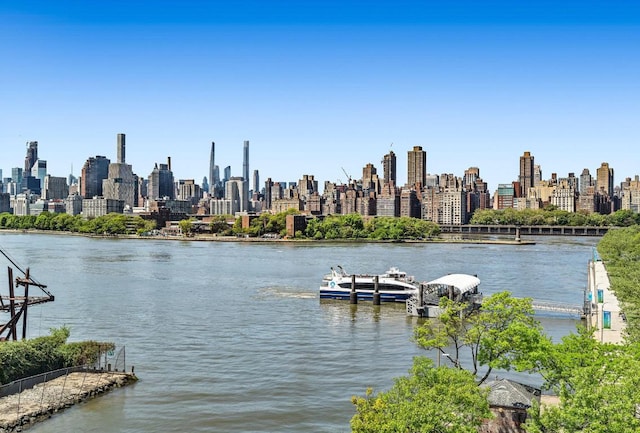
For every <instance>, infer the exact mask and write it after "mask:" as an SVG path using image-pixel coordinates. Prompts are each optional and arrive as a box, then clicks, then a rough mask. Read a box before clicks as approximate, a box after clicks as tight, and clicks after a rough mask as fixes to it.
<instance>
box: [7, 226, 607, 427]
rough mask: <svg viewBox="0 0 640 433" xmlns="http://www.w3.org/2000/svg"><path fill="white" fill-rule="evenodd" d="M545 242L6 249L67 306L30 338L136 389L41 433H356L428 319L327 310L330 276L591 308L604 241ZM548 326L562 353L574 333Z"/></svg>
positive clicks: (68, 244)
mask: <svg viewBox="0 0 640 433" xmlns="http://www.w3.org/2000/svg"><path fill="white" fill-rule="evenodd" d="M536 242H537V243H536V244H535V245H520V246H503V245H464V244H420V243H415V244H356V245H351V244H349V243H340V244H327V243H322V244H306V245H300V244H280V243H279V244H277V245H275V244H249V243H237V244H236V243H227V242H224V243H222V242H221V243H213V242H211V243H207V242H172V241H160V242H158V241H152V240H149V241H146V240H145V241H140V240H102V239H88V238H83V237H71V236H69V237H67V236H46V235H23V234H6V233H1V232H0V245H2V247H3V248H4V249H6V250H7V251H9V252H10V253H11V254H12V256H13V257H14V258H15V259H16V260H17V262H18V263H20V264H21V265H23V266H24V267H27V266H29V267H31V270H32V272H33V273H34V275H35V276H36V278H38V280H39V281H41V282H43V283H45V284H47V285H48V288H49V289H50V290H51V292H52V293H53V294H54V295H55V297H56V300H55V302H53V303H50V304H46V305H42V306H39V307H35V308H33V310H30V311H29V326H30V327H29V334H30V335H31V336H37V335H42V334H46V333H47V332H48V329H49V328H51V327H58V326H63V325H66V326H69V327H70V328H71V338H72V340H74V341H75V340H84V339H93V340H100V341H114V342H116V344H117V345H118V346H119V347H121V346H126V354H127V355H126V356H127V363H128V364H129V365H135V369H136V373H137V374H138V375H139V377H140V381H139V382H138V383H137V384H136V385H134V386H132V387H127V388H125V389H122V390H117V391H115V392H113V393H111V394H109V395H107V396H104V397H101V398H99V399H96V400H93V401H91V402H90V403H89V404H86V405H80V406H78V407H75V408H72V409H70V410H68V411H67V412H66V413H64V414H63V415H55V416H53V418H52V419H50V420H48V421H47V422H45V423H42V424H40V425H37V426H35V427H33V428H32V429H31V430H32V431H33V432H35V433H43V432H60V431H82V432H92V431H96V432H147V431H154V432H182V431H189V432H211V431H242V432H273V431H296V432H298V431H313V432H342V431H349V419H350V418H351V416H353V414H354V409H353V406H352V404H351V402H350V398H351V396H352V395H362V394H363V393H364V392H365V390H366V388H367V387H373V388H374V389H376V390H381V389H386V388H388V387H389V386H391V384H392V383H393V378H394V377H398V376H401V375H405V374H406V373H407V371H408V370H409V368H410V366H411V363H412V358H413V356H415V355H431V354H430V353H428V352H425V351H423V350H421V349H419V348H418V347H416V345H415V344H414V343H413V342H412V341H411V338H412V335H413V329H414V328H415V326H416V325H417V324H418V323H420V321H421V320H423V319H417V318H413V317H407V315H406V313H405V308H404V305H402V304H387V303H385V304H383V305H381V306H374V305H372V303H370V302H360V303H358V304H357V305H350V304H349V302H348V301H347V302H344V301H332V300H323V301H320V300H319V299H318V296H317V289H318V287H319V285H320V282H321V279H322V276H323V275H324V274H326V273H327V272H328V270H329V269H330V267H331V266H336V265H338V264H339V265H343V266H344V267H345V269H349V270H350V271H352V272H358V273H371V274H376V273H380V272H384V271H385V270H386V269H388V268H390V267H391V266H396V267H398V268H400V269H401V270H402V271H405V272H407V274H409V275H414V276H415V277H416V279H418V280H420V281H428V280H432V279H435V278H438V277H440V276H442V275H445V274H447V273H467V274H476V275H478V277H479V278H480V280H481V285H480V288H481V290H482V291H483V292H484V294H485V295H490V294H491V293H495V292H498V291H502V290H509V291H512V292H513V294H514V295H515V296H530V297H532V298H534V299H540V300H552V301H556V302H561V303H566V304H578V305H579V304H581V303H582V299H583V298H582V296H583V295H582V288H583V287H584V285H585V283H586V270H587V261H588V260H589V259H590V257H591V254H592V252H591V248H592V246H593V245H595V243H596V242H597V238H573V239H567V238H537V239H536ZM539 319H540V320H541V322H542V323H543V326H544V327H545V330H546V331H547V332H548V333H549V334H551V335H552V337H553V338H554V339H556V338H557V339H559V338H561V337H562V336H563V335H566V334H568V333H570V332H572V331H573V330H574V329H575V325H576V323H578V320H577V318H572V317H567V316H562V317H556V316H549V315H540V317H539ZM433 356H435V354H433ZM535 380H538V379H537V378H535V377H530V378H528V379H527V380H526V381H527V382H529V381H535Z"/></svg>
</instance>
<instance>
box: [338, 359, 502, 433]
mask: <svg viewBox="0 0 640 433" xmlns="http://www.w3.org/2000/svg"><path fill="white" fill-rule="evenodd" d="M487 393H488V390H487V389H484V388H481V387H478V386H476V383H475V380H474V377H473V375H472V374H471V373H469V372H467V371H464V370H458V369H452V368H446V367H439V368H434V367H433V362H432V361H431V360H430V359H428V358H426V357H422V356H418V357H415V358H414V360H413V367H412V368H411V370H410V374H409V376H404V377H400V378H396V379H395V382H394V385H393V386H392V388H391V389H390V390H389V391H386V392H381V393H378V394H376V395H374V394H373V391H372V390H371V389H369V390H367V393H366V395H365V397H353V398H352V402H353V404H354V405H355V406H356V411H357V413H356V415H354V417H353V418H352V419H351V431H352V432H354V433H396V432H411V433H444V432H456V433H476V432H477V431H478V430H477V429H478V427H479V426H480V424H481V423H482V421H483V420H485V419H487V418H490V417H491V412H490V411H489V403H488V402H487Z"/></svg>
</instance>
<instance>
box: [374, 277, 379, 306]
mask: <svg viewBox="0 0 640 433" xmlns="http://www.w3.org/2000/svg"><path fill="white" fill-rule="evenodd" d="M378 286H379V277H378V276H377V275H376V276H375V278H374V279H373V305H380V288H379V287H378Z"/></svg>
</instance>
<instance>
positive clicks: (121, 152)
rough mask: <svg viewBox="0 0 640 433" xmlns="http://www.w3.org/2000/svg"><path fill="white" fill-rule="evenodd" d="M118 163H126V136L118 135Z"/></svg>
mask: <svg viewBox="0 0 640 433" xmlns="http://www.w3.org/2000/svg"><path fill="white" fill-rule="evenodd" d="M116 158H117V159H116V161H117V162H116V163H117V164H124V161H125V136H124V134H118V137H117V150H116Z"/></svg>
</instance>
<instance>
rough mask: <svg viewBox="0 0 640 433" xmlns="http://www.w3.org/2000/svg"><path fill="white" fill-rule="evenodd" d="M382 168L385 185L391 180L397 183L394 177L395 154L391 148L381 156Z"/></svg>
mask: <svg viewBox="0 0 640 433" xmlns="http://www.w3.org/2000/svg"><path fill="white" fill-rule="evenodd" d="M382 170H383V172H384V184H385V185H386V184H388V183H390V182H393V183H394V184H395V183H397V181H398V180H397V178H396V154H395V153H393V151H392V150H391V151H389V153H388V154H386V155H385V156H384V157H383V158H382Z"/></svg>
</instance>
